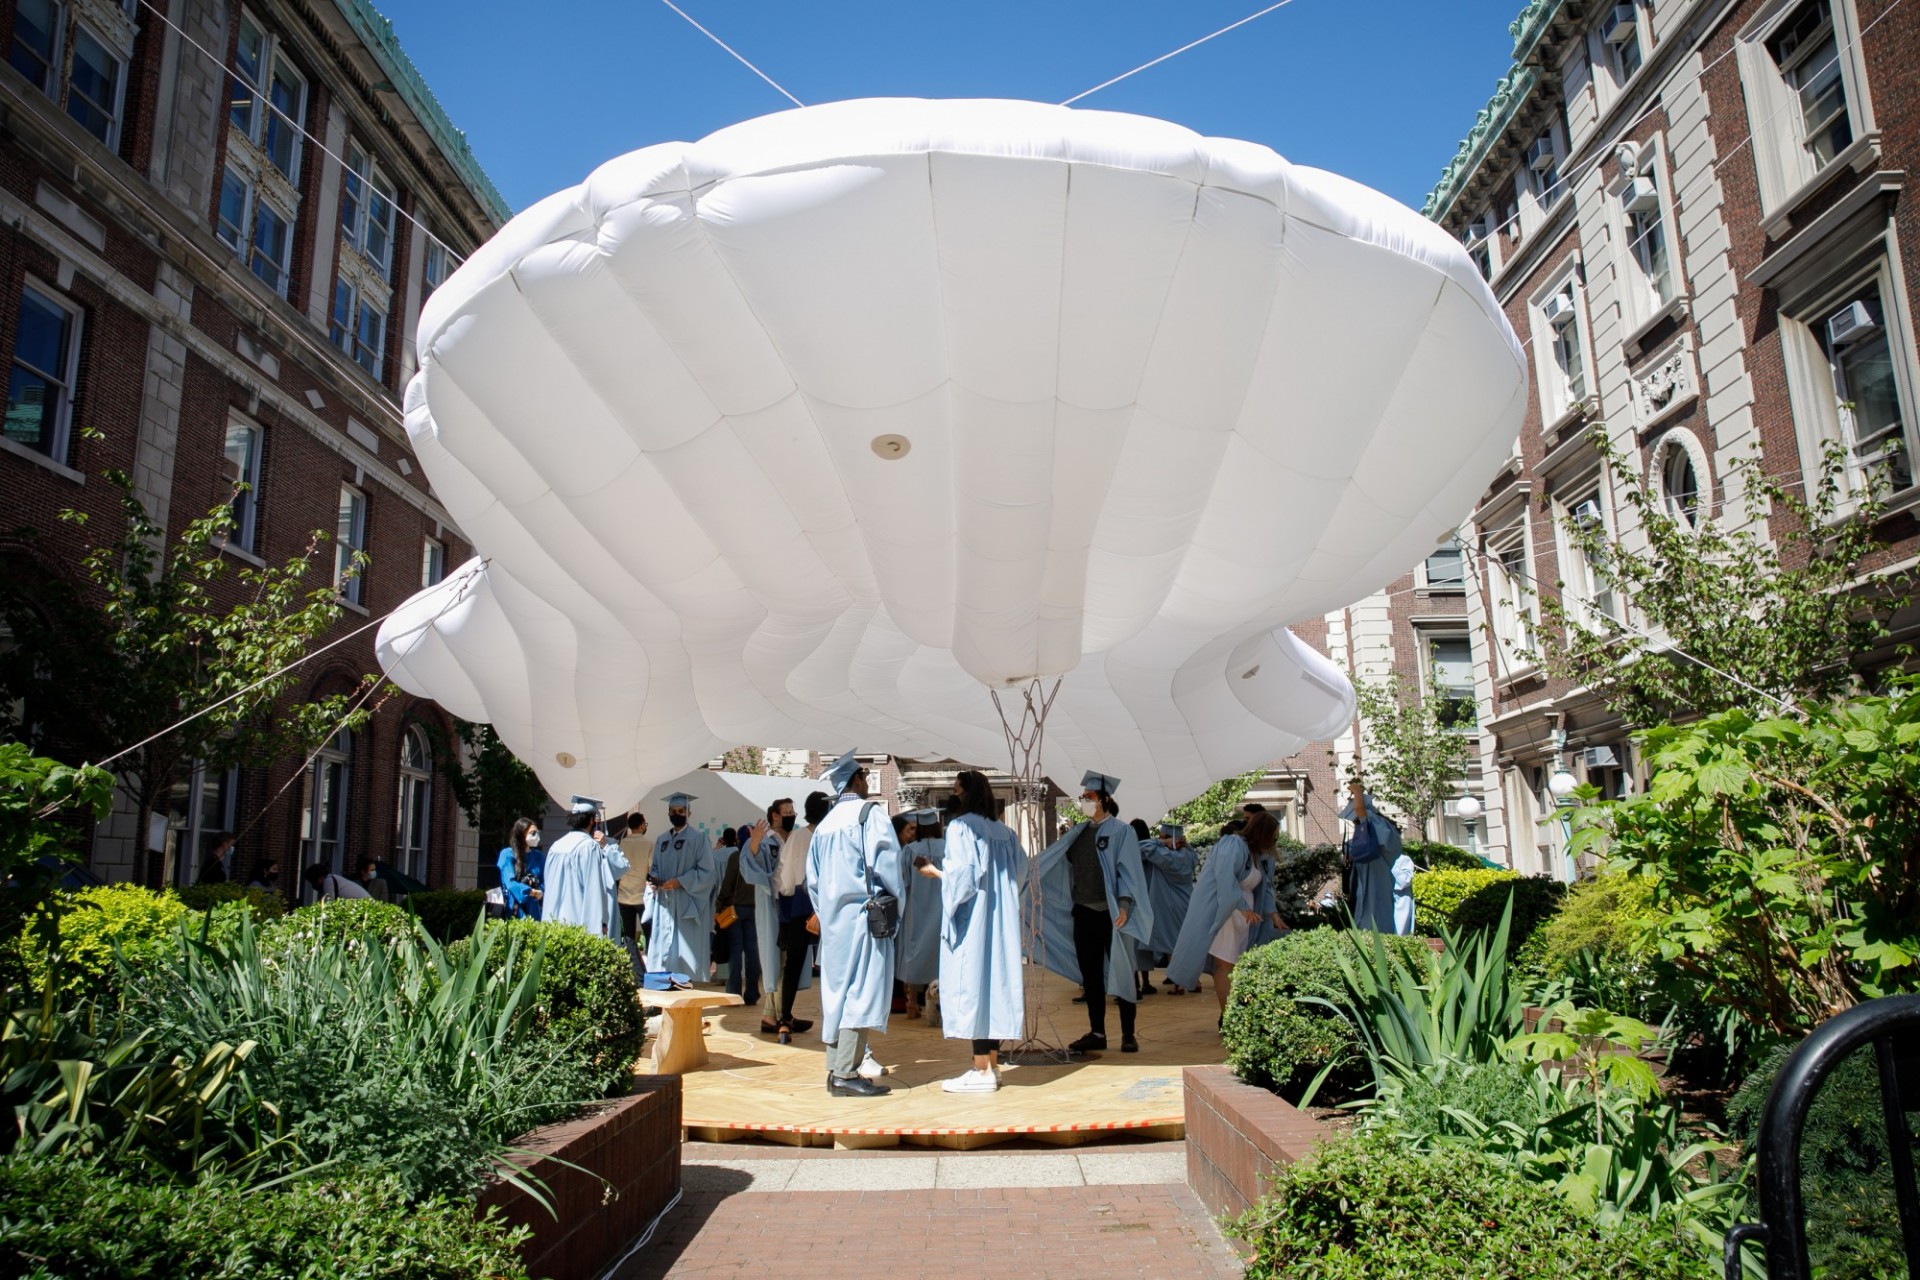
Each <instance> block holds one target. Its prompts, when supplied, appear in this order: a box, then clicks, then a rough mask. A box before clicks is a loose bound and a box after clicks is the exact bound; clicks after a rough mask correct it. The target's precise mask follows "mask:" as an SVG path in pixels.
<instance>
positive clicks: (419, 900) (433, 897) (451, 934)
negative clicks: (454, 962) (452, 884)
mask: <svg viewBox="0 0 1920 1280" xmlns="http://www.w3.org/2000/svg"><path fill="white" fill-rule="evenodd" d="M401 905H402V906H403V907H405V908H406V909H407V910H408V911H411V912H412V913H413V914H414V917H415V918H416V919H418V920H419V921H420V927H421V928H422V929H425V930H426V931H427V932H428V933H429V934H430V935H432V936H433V938H434V939H435V940H437V941H440V942H457V941H458V940H460V939H461V938H464V937H467V936H468V935H469V934H471V933H472V932H473V926H474V923H475V922H476V921H478V920H479V919H480V916H481V913H482V912H484V911H485V910H486V908H487V893H486V890H484V889H429V890H427V891H425V892H423V893H410V894H408V895H407V896H406V897H405V898H403V899H401Z"/></svg>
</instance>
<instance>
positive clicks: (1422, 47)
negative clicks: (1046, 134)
mask: <svg viewBox="0 0 1920 1280" xmlns="http://www.w3.org/2000/svg"><path fill="white" fill-rule="evenodd" d="M376 3H377V4H378V5H379V7H380V8H381V9H382V11H383V12H385V13H386V14H387V16H388V17H390V18H391V19H392V20H393V24H394V27H395V30H396V31H397V32H398V34H399V36H400V39H401V42H402V43H403V44H404V45H405V46H406V48H407V51H408V53H409V54H411V55H412V57H413V59H414V61H415V62H416V63H417V64H418V65H419V67H420V70H421V72H422V73H423V74H424V75H425V76H426V78H427V82H428V83H429V84H431V85H432V86H433V88H434V91H435V92H436V93H437V94H438V95H439V97H440V100H441V102H442V104H443V105H444V106H445V107H446V109H447V112H448V114H450V115H451V116H452V117H453V121H454V123H455V124H456V125H458V126H459V127H460V128H462V129H464V130H466V133H467V136H468V138H469V140H470V141H471V142H472V144H473V149H474V151H475V153H476V154H477V155H478V156H479V157H480V161H481V163H482V164H484V165H485V166H486V168H487V171H488V173H490V174H491V175H492V177H493V179H494V181H495V183H497V184H498V185H499V187H500V189H501V191H502V192H503V193H504V194H505V195H506V197H507V201H508V203H509V204H511V205H512V206H513V207H514V208H515V209H521V208H524V207H526V206H527V205H528V204H531V203H532V202H533V201H535V200H537V199H539V198H541V197H542V196H545V195H547V194H549V193H551V192H553V191H556V190H558V189H560V188H562V187H566V186H571V185H573V184H574V183H576V182H578V181H579V180H580V179H581V178H583V177H584V176H585V175H586V174H587V173H588V172H589V171H590V170H592V169H593V168H594V167H595V166H596V165H598V164H600V163H601V162H603V161H605V160H608V159H610V158H612V157H613V156H616V155H619V154H621V153H622V152H626V151H631V150H633V149H635V148H637V147H643V146H647V145H649V144H652V143H655V142H665V141H670V140H674V139H692V138H699V137H701V136H704V135H705V134H707V133H710V132H712V131H713V130H715V129H717V128H720V127H722V126H724V125H729V124H733V123H736V122H738V121H740V120H745V119H749V118H751V117H753V116H757V115H764V114H766V113H767V112H770V111H777V110H780V109H781V108H783V107H786V106H787V105H788V103H787V102H786V100H785V99H783V98H781V97H780V96H779V95H778V94H776V93H775V92H774V90H772V89H771V88H769V87H767V86H766V85H765V84H763V83H762V82H761V81H760V80H758V79H756V78H755V77H754V76H753V74H752V73H751V72H749V71H748V70H747V69H746V68H745V67H742V66H741V65H740V64H739V63H737V62H735V61H733V60H732V59H731V58H729V57H728V56H727V55H726V54H725V53H724V52H722V51H721V50H720V49H719V48H717V47H716V46H714V45H713V44H711V43H710V42H709V41H708V40H707V39H706V37H704V36H702V35H701V34H700V33H699V32H697V31H695V30H694V29H693V28H692V27H690V26H688V25H687V24H686V23H685V22H684V21H682V20H681V19H680V18H679V17H678V16H676V15H675V14H674V13H673V11H672V10H670V9H668V8H667V7H666V6H665V5H663V4H661V3H659V0H562V2H561V3H549V4H546V5H532V4H528V3H526V0H513V2H511V3H510V2H509V0H460V2H459V3H458V4H456V3H454V2H453V0H376ZM679 3H680V5H681V7H682V8H684V9H685V10H686V11H687V12H688V13H690V14H692V15H693V16H694V17H695V18H698V19H699V20H700V21H701V22H702V23H703V24H705V25H706V26H707V27H708V28H710V29H711V30H713V31H714V33H715V34H717V35H719V36H720V37H721V38H722V39H724V40H726V41H727V42H728V43H730V44H732V45H733V46H734V47H735V48H736V49H738V50H740V52H741V53H742V54H744V55H745V56H746V57H748V58H750V59H752V60H753V61H754V62H755V63H757V64H759V65H760V67H761V68H762V69H764V70H765V71H766V72H767V73H768V74H769V75H771V76H772V77H773V78H774V79H775V80H778V81H780V82H781V83H782V84H783V85H785V86H786V88H787V89H788V90H790V91H791V92H792V93H793V94H794V95H795V96H797V97H798V98H800V100H801V101H803V102H808V103H815V102H829V101H834V100H836V99H842V98H858V97H869V96H888V95H904V96H915V97H1010V98H1033V99H1038V100H1042V101H1050V102H1058V101H1060V100H1061V99H1063V98H1067V97H1070V96H1072V95H1073V94H1076V93H1079V92H1080V91H1081V90H1083V89H1087V88H1090V87H1092V86H1093V85H1095V84H1098V83H1099V82H1101V81H1102V80H1105V79H1107V78H1109V77H1110V76H1115V75H1118V74H1119V73H1121V72H1123V71H1125V70H1127V69H1128V68H1130V67H1133V66H1137V65H1138V64H1140V63H1142V62H1145V61H1147V60H1148V59H1150V58H1155V57H1158V56H1159V55H1161V54H1163V53H1165V52H1167V51H1168V50H1170V49H1173V48H1176V47H1178V46H1179V45H1182V44H1185V43H1186V42H1187V41H1189V40H1192V39H1195V38H1197V37H1199V36H1203V35H1205V34H1206V33H1208V32H1209V31H1213V30H1215V29H1216V28H1219V27H1222V26H1225V25H1226V24H1227V23H1229V22H1232V21H1235V20H1236V19H1239V18H1243V17H1245V16H1246V15H1247V14H1249V13H1252V12H1255V11H1257V10H1258V9H1260V8H1262V7H1264V4H1263V0H1159V2H1149V0H972V2H970V3H965V4H960V3H951V2H949V3H944V4H936V3H931V2H930V0H834V2H833V3H820V2H814V3H805V2H803V0H679ZM1520 4H1521V0H1293V3H1291V4H1289V5H1288V6H1287V7H1286V8H1284V9H1281V10H1279V11H1277V12H1275V13H1271V14H1268V15H1267V16H1266V17H1264V18H1261V19H1259V20H1258V21H1257V22H1254V23H1251V24H1249V25H1247V26H1244V27H1242V28H1240V29H1239V30H1237V31H1233V32H1230V33H1228V34H1227V35H1224V36H1222V37H1220V38H1219V39H1218V40H1215V41H1213V42H1211V43H1209V44H1205V45H1202V46H1200V47H1199V48H1197V49H1193V50H1191V51H1189V52H1187V53H1184V54H1182V55H1180V56H1179V57H1178V58H1175V59H1173V60H1172V61H1170V62H1166V63H1163V64H1161V65H1160V66H1158V67H1154V68H1153V69H1151V70H1149V71H1145V72H1142V73H1141V74H1139V75H1137V76H1135V77H1133V78H1132V79H1130V80H1126V81H1123V82H1122V83H1120V84H1118V85H1115V86H1113V87H1112V88H1110V89H1105V90H1102V91H1101V92H1100V93H1097V94H1095V95H1093V96H1092V97H1090V98H1087V99H1086V100H1084V102H1082V103H1081V104H1080V105H1082V106H1088V107H1100V108H1103V109H1107V110H1114V111H1133V112H1138V113H1141V114H1143V115H1152V116H1159V117H1162V118H1164V119H1167V120H1172V121H1175V122H1177V123H1179V124H1183V125H1186V126H1188V127H1189V128H1192V129H1195V130H1198V131H1199V132H1201V133H1206V134H1217V135H1223V136H1231V137H1239V138H1246V139H1249V140H1252V141H1255V142H1262V143H1265V144H1267V145H1268V146H1270V147H1272V148H1273V149H1274V150H1276V151H1278V152H1280V153H1281V154H1282V155H1284V156H1286V157H1288V158H1289V159H1291V160H1296V161H1299V162H1302V163H1305V164H1312V165H1317V166H1320V167H1322V168H1327V169H1332V170H1335V171H1337V172H1340V173H1343V174H1345V175H1347V176H1348V177H1351V178H1355V179H1358V180H1359V181H1361V182H1364V183H1367V184H1368V185H1369V186H1373V187H1377V188H1379V189H1380V190H1382V191H1385V192H1387V193H1388V194H1389V195H1392V196H1394V197H1396V198H1397V199H1400V200H1402V201H1405V202H1406V203H1407V204H1410V205H1413V206H1415V207H1418V206H1419V204H1420V202H1421V200H1422V199H1423V198H1424V197H1425V195H1426V192H1427V190H1428V189H1429V188H1430V187H1431V186H1432V185H1433V182H1434V180H1435V178H1436V177H1438V175H1439V173H1440V170H1441V168H1442V167H1443V166H1444V165H1445V164H1446V162H1447V161H1448V160H1449V159H1450V158H1451V157H1452V155H1453V152H1454V148H1455V147H1456V146H1457V145H1458V143H1459V140H1460V138H1461V137H1462V136H1463V135H1464V134H1465V133H1466V131H1467V129H1468V128H1469V127H1470V126H1471V125H1472V123H1473V117H1474V113H1475V112H1477V111H1478V110H1479V109H1480V107H1481V106H1482V105H1484V104H1485V102H1486V100H1487V98H1488V96H1489V95H1490V94H1491V93H1492V91H1493V87H1494V84H1495V82H1496V81H1497V80H1498V79H1499V78H1500V76H1501V75H1503V74H1504V73H1505V72H1506V69H1507V65H1508V52H1509V50H1510V47H1511V46H1510V42H1509V39H1508V36H1507V23H1508V22H1510V21H1511V20H1512V19H1513V17H1514V15H1515V13H1517V12H1518V11H1519V8H1520Z"/></svg>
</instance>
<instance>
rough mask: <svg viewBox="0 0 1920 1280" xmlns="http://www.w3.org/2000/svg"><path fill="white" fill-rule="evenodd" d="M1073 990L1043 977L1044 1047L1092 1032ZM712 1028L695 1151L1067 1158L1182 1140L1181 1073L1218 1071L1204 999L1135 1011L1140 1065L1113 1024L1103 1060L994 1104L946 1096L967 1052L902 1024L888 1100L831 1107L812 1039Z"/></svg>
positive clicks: (960, 1043) (930, 1031) (749, 1026)
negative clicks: (1020, 1152) (1018, 1142)
mask: <svg viewBox="0 0 1920 1280" xmlns="http://www.w3.org/2000/svg"><path fill="white" fill-rule="evenodd" d="M1076 991H1077V988H1075V987H1074V986H1073V984H1071V983H1068V982H1065V981H1063V980H1061V979H1058V978H1055V977H1053V976H1052V975H1047V977H1046V979H1045V981H1044V983H1043V984H1042V986H1041V991H1040V995H1041V999H1040V1007H1041V1010H1042V1014H1043V1016H1042V1020H1041V1031H1042V1035H1043V1036H1044V1037H1045V1038H1046V1039H1048V1040H1050V1041H1051V1042H1052V1043H1055V1044H1063V1043H1065V1042H1066V1041H1068V1040H1072V1039H1074V1038H1076V1037H1077V1036H1079V1035H1080V1034H1081V1033H1083V1032H1084V1031H1085V1030H1086V1025H1087V1023H1086V1010H1085V1008H1084V1007H1083V1006H1081V1005H1076V1004H1073V1003H1071V1001H1072V998H1073V996H1074V994H1075V993H1076ZM714 1012H715V1015H717V1016H709V1017H708V1018H707V1020H706V1021H707V1036H706V1044H707V1050H708V1053H709V1055H710V1059H709V1061H708V1064H707V1066H706V1067H705V1068H703V1069H702V1070H699V1071H696V1072H693V1073H691V1074H689V1075H687V1076H686V1077H685V1079H684V1081H683V1082H682V1083H683V1087H684V1091H685V1094H684V1096H685V1104H684V1105H685V1111H684V1116H685V1119H684V1124H685V1126H686V1130H687V1136H688V1137H689V1138H692V1139H695V1140H698V1141H704V1142H728V1141H733V1140H736V1139H743V1138H755V1139H760V1140H762V1141H771V1142H778V1143H785V1144H788V1145H792V1146H839V1147H850V1148H857V1147H887V1146H896V1145H899V1144H902V1143H905V1144H908V1145H911V1146H925V1147H939V1148H945V1149H948V1150H968V1149H971V1148H974V1147H981V1146H989V1145H992V1144H993V1143H996V1142H1006V1141H1010V1140H1013V1139H1024V1140H1027V1141H1038V1142H1047V1143H1053V1144H1057V1145H1061V1146H1073V1145H1077V1144H1080V1143H1083V1142H1090V1141H1097V1140H1099V1139H1102V1138H1109V1137H1121V1136H1125V1137H1150V1138H1179V1137H1181V1136H1183V1135H1184V1134H1185V1132H1186V1119H1185V1114H1184V1109H1183V1099H1182V1092H1181V1075H1180V1072H1181V1068H1183V1067H1187V1066H1194V1065H1200V1064H1205V1063H1215V1062H1219V1061H1221V1059H1222V1056H1223V1055H1222V1052H1221V1048H1220V1037H1219V1032H1218V1030H1217V1029H1216V1025H1215V1020H1216V1018H1217V1017H1218V1016H1219V1006H1218V1005H1217V1004H1215V1003H1214V999H1213V995H1212V993H1211V991H1205V992H1201V993H1197V994H1190V995H1185V996H1168V995H1165V994H1161V995H1156V996H1150V997H1148V998H1147V999H1146V1000H1144V1001H1142V1002H1141V1005H1140V1023H1139V1038H1140V1050H1141V1051H1140V1052H1139V1053H1135V1054H1123V1053H1121V1052H1120V1020H1119V1014H1118V1012H1117V1011H1116V1010H1114V1009H1113V1008H1112V1007H1111V1006H1109V1008H1108V1011H1107V1037H1108V1044H1109V1048H1108V1049H1107V1051H1106V1052H1105V1053H1104V1054H1101V1055H1100V1056H1099V1057H1098V1058H1097V1059H1096V1058H1089V1059H1087V1060H1085V1061H1082V1062H1076V1063H1072V1064H1068V1065H1046V1066H1021V1067H1013V1068H1010V1069H1008V1070H1007V1072H1006V1074H1005V1076H1004V1079H1003V1083H1002V1087H1001V1089H1000V1091H999V1092H998V1093H993V1094H950V1093H946V1092H944V1091H942V1090H941V1088H940V1082H941V1081H942V1080H944V1079H946V1078H947V1077H949V1076H954V1075H958V1074H959V1073H960V1072H962V1071H964V1070H965V1069H966V1068H967V1067H968V1066H969V1065H970V1061H969V1046H968V1044H967V1042H966V1041H964V1040H949V1039H947V1038H945V1037H944V1036H943V1035H942V1034H941V1033H940V1030H939V1029H938V1028H936V1027H930V1026H929V1025H928V1024H927V1022H926V1021H925V1020H924V1019H920V1020H913V1021H909V1020H907V1019H906V1018H904V1017H900V1016H898V1015H896V1016H895V1017H894V1018H893V1020H892V1024H891V1025H890V1026H889V1028H888V1033H887V1034H886V1035H884V1036H875V1037H874V1039H873V1052H874V1056H875V1057H876V1058H878V1059H879V1060H880V1061H881V1062H882V1063H884V1064H886V1065H887V1066H889V1067H891V1068H892V1070H891V1072H890V1073H889V1074H888V1075H887V1077H886V1083H887V1084H888V1085H890V1086H892V1088H893V1093H892V1095H891V1096H889V1097H885V1098H830V1097H828V1096H827V1091H826V1063H825V1058H824V1053H823V1048H822V1046H821V1043H820V1038H819V1036H818V1034H817V1032H816V1031H808V1032H806V1033H804V1034H802V1035H799V1036H796V1037H795V1038H794V1043H793V1044H791V1045H781V1044H778V1043H776V1042H775V1041H774V1039H773V1037H772V1036H764V1035H761V1034H760V1033H759V1026H760V1010H759V1008H758V1007H757V1006H755V1007H751V1008H738V1009H726V1010H716V1011H714ZM797 1012H798V1014H799V1016H800V1017H803V1018H813V1019H815V1021H816V1022H817V1021H818V1018H819V1000H818V998H817V996H816V994H815V993H814V992H813V991H811V990H809V991H805V992H802V993H801V996H800V1001H799V1006H798V1009H797Z"/></svg>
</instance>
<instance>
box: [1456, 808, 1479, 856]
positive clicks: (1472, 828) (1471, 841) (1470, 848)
mask: <svg viewBox="0 0 1920 1280" xmlns="http://www.w3.org/2000/svg"><path fill="white" fill-rule="evenodd" d="M1453 811H1454V812H1455V813H1457V814H1459V815H1460V820H1461V821H1462V822H1464V823H1466V824H1467V852H1468V853H1471V854H1473V855H1474V856H1475V857H1479V856H1480V841H1479V839H1478V838H1477V837H1478V829H1479V826H1480V801H1479V800H1477V799H1475V798H1474V797H1473V796H1461V797H1460V803H1459V804H1456V805H1455V806H1454V807H1453Z"/></svg>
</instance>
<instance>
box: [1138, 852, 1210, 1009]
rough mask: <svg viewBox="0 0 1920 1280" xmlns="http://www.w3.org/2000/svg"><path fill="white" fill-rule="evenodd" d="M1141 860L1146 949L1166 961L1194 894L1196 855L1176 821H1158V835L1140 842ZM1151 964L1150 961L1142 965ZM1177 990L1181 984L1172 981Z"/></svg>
mask: <svg viewBox="0 0 1920 1280" xmlns="http://www.w3.org/2000/svg"><path fill="white" fill-rule="evenodd" d="M1140 861H1141V864H1142V865H1143V866H1145V867H1146V870H1147V896H1148V897H1150V898H1152V899H1153V938H1152V939H1151V940H1150V941H1149V943H1148V950H1150V951H1151V952H1153V957H1154V960H1155V961H1156V962H1157V963H1159V964H1162V965H1164V964H1166V963H1167V962H1168V961H1169V960H1171V959H1172V958H1173V947H1174V944H1175V943H1176V942H1178V941H1179V940H1180V926H1181V925H1183V924H1185V923H1186V919H1187V903H1188V902H1189V901H1191V900H1192V898H1193V871H1194V868H1195V867H1196V866H1197V865H1198V864H1199V855H1198V854H1196V853H1194V851H1193V850H1191V849H1189V848H1187V830H1186V828H1185V827H1182V826H1180V825H1179V824H1178V823H1173V822H1163V823H1161V824H1160V838H1159V839H1157V840H1152V841H1147V840H1142V841H1141V842H1140ZM1144 967H1147V968H1151V967H1152V966H1151V965H1148V966H1144ZM1174 989H1175V990H1176V991H1179V990H1182V989H1183V988H1182V987H1181V986H1180V985H1179V984H1178V983H1175V984H1174Z"/></svg>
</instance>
